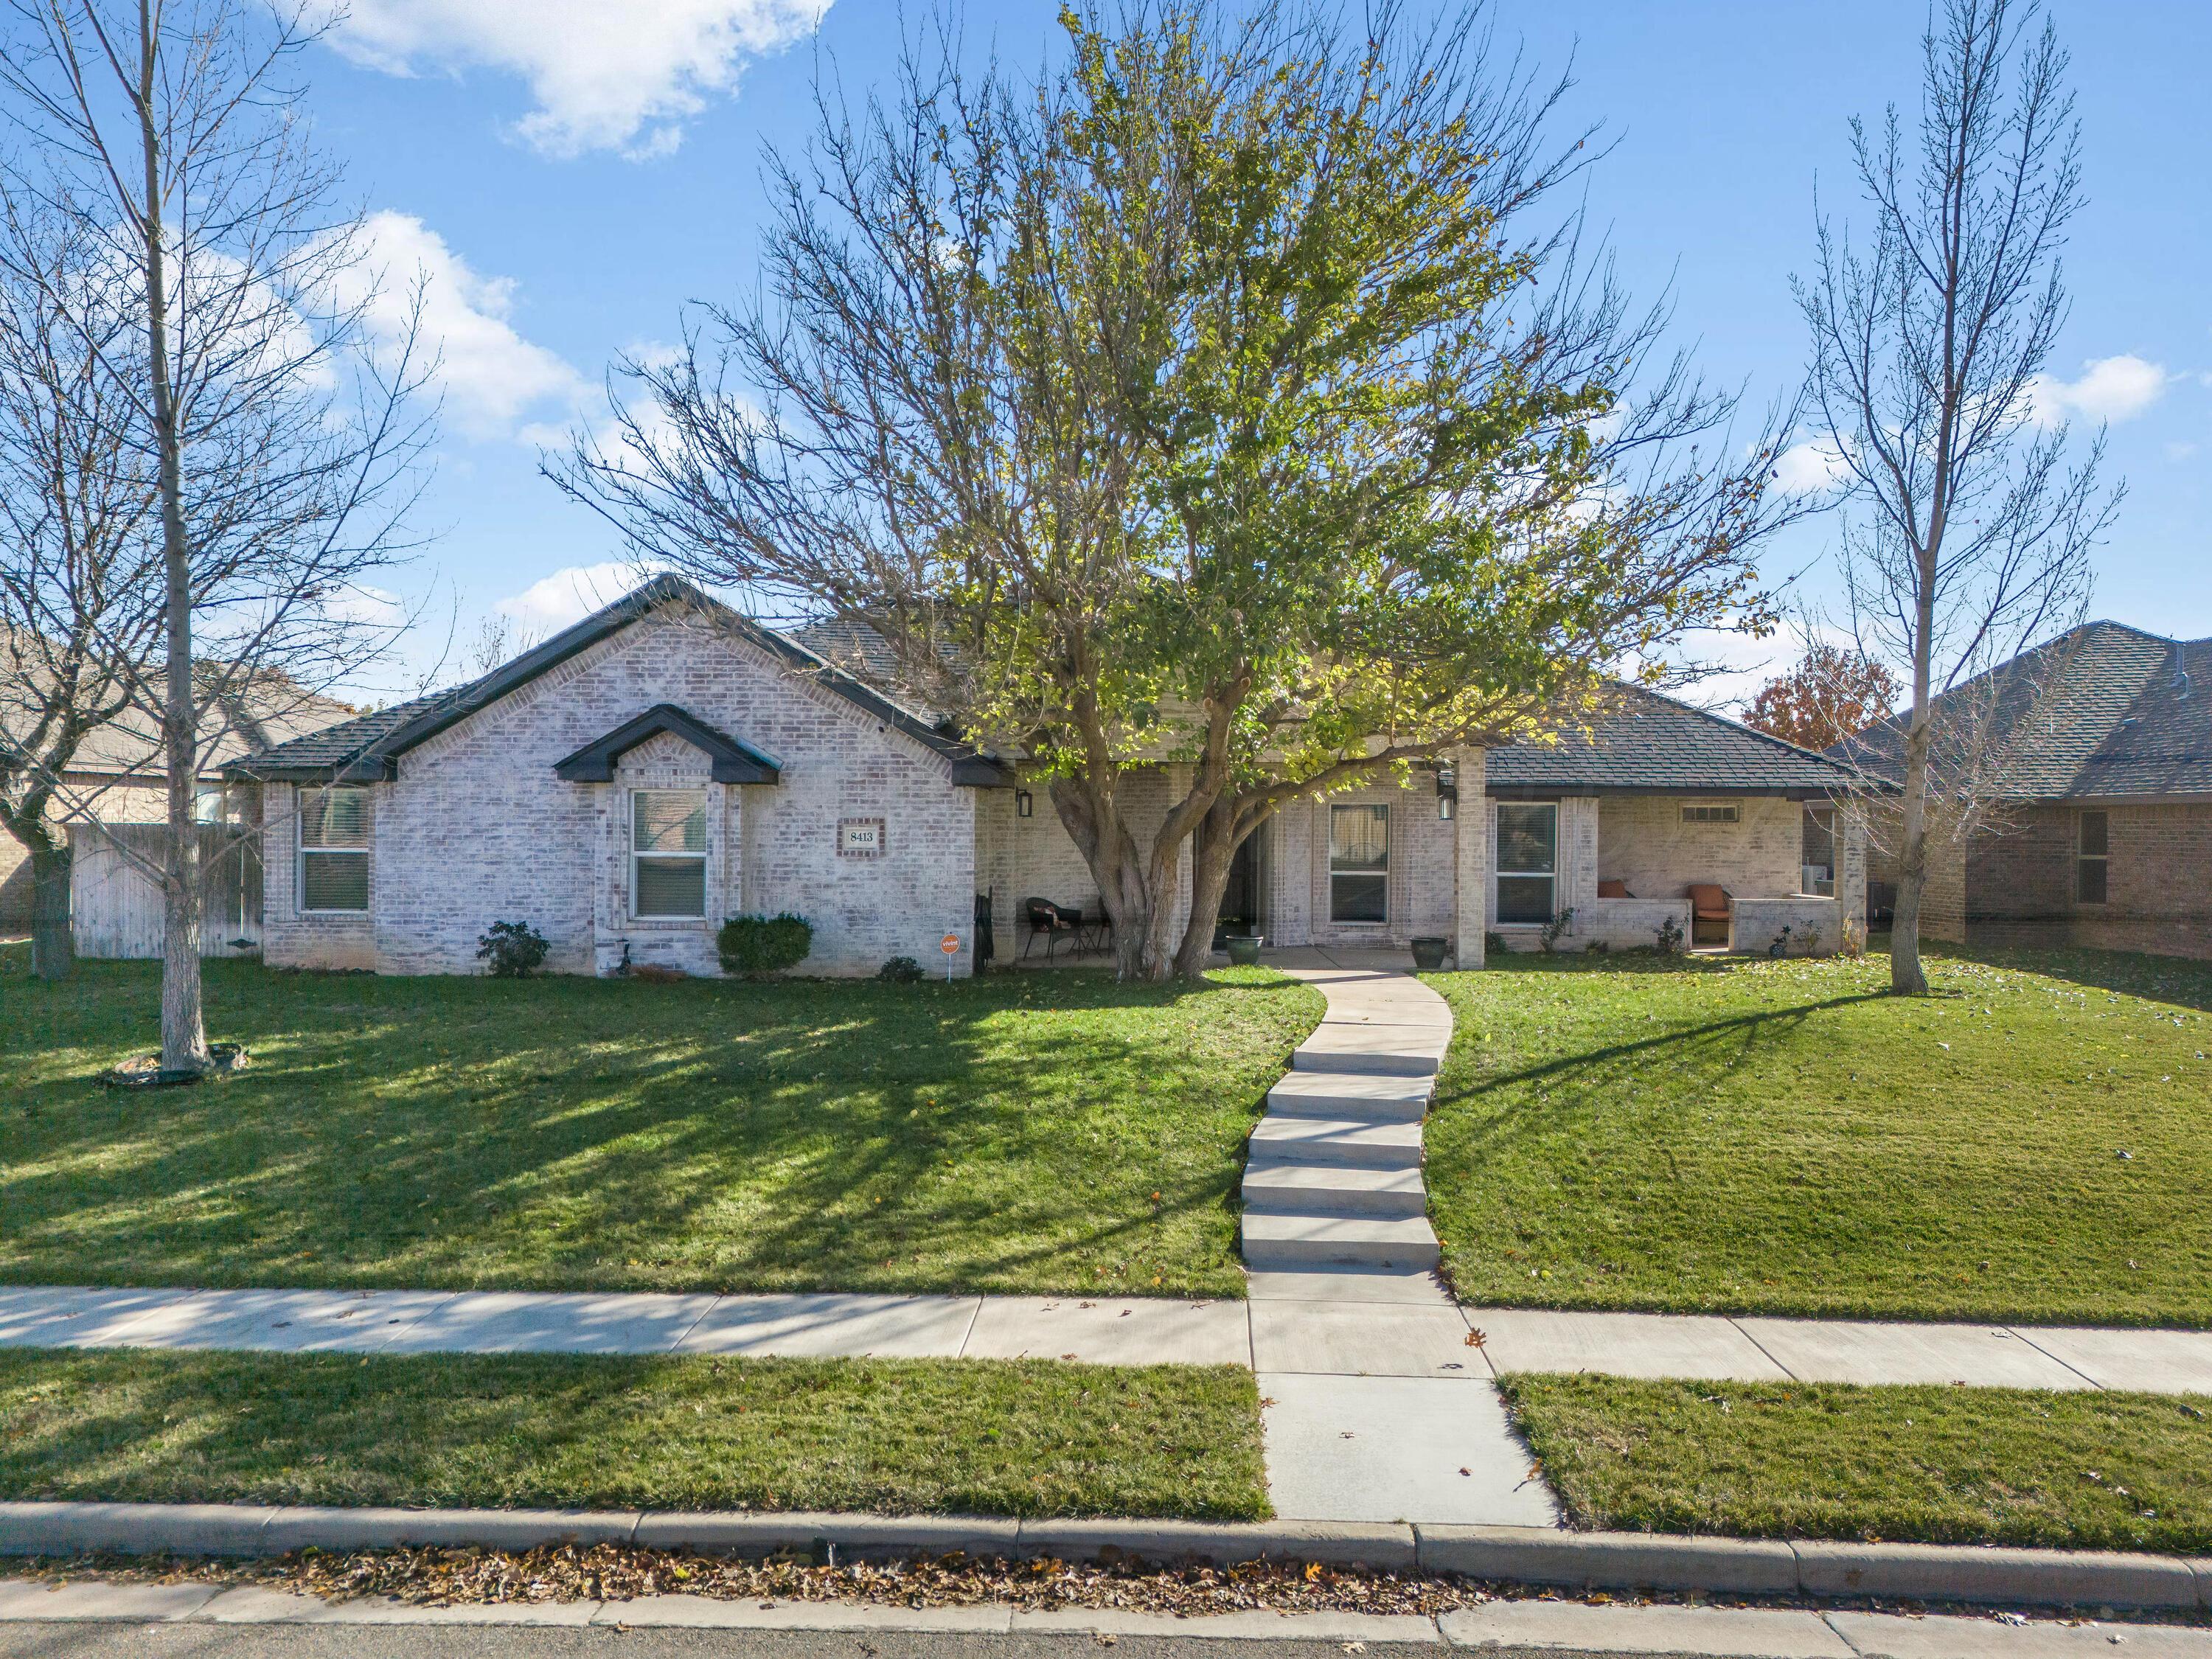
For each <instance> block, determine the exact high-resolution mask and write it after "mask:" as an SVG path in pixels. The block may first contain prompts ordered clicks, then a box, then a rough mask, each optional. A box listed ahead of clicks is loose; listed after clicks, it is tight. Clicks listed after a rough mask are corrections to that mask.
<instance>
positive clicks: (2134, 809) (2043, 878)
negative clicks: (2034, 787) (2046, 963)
mask: <svg viewBox="0 0 2212 1659" xmlns="http://www.w3.org/2000/svg"><path fill="white" fill-rule="evenodd" d="M2094 810H2101V811H2104V813H2105V814H2106V847H2107V852H2106V902H2104V903H2103V904H2101V905H2098V904H2082V903H2080V902H2077V900H2076V898H2075V893H2076V891H2077V889H2076V885H2075V848H2076V846H2077V845H2078V842H2077V839H2076V824H2077V821H2078V818H2079V816H2080V812H2081V804H2080V803H2075V802H2052V803H2045V804H2039V805H2034V806H2030V807H2022V808H2019V809H2016V810H2015V811H2011V812H2008V813H2007V814H2006V815H2005V817H2004V819H2003V821H2002V823H2000V824H1996V825H1993V826H1991V827H1990V828H1989V829H1984V831H1983V832H1982V833H1981V834H1979V835H1978V836H1976V838H1975V841H1974V843H1973V847H1972V853H1971V855H1970V857H1969V858H1968V860H1967V861H1966V868H1967V876H1966V884H1967V896H1968V899H1969V901H1970V903H1969V907H1968V910H1967V927H1968V929H1969V936H1970V937H1971V938H1972V940H1973V942H1974V943H1976V944H1978V945H2083V946H2087V947H2089V948H2092V949H2096V950H2106V951H2151V952H2154V953H2155V954H2158V955H2161V956H2183V957H2199V958H2212V803H2189V804H2179V803H2176V804H2171V805H2166V804H2151V803H2146V804H2134V803H2115V804H2112V805H2107V806H2104V807H2102V808H2100V809H2094Z"/></svg>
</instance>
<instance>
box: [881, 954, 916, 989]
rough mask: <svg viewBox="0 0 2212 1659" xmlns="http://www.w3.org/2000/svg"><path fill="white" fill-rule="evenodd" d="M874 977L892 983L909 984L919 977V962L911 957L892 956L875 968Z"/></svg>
mask: <svg viewBox="0 0 2212 1659" xmlns="http://www.w3.org/2000/svg"><path fill="white" fill-rule="evenodd" d="M876 977H877V978H878V979H887V980H889V981H891V983H892V984H894V985H911V984H913V983H914V982H915V981H916V980H918V979H920V978H921V963H918V962H916V961H915V959H914V958H913V957H892V958H891V959H890V961H889V962H887V963H884V965H883V966H882V967H880V968H878V969H876Z"/></svg>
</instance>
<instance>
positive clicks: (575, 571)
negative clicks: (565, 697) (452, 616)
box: [492, 559, 653, 635]
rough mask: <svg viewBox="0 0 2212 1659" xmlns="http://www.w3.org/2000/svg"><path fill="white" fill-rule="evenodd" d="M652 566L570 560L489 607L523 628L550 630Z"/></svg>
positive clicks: (609, 600)
mask: <svg viewBox="0 0 2212 1659" xmlns="http://www.w3.org/2000/svg"><path fill="white" fill-rule="evenodd" d="M652 574H653V567H652V566H649V565H640V564H633V563H631V562H629V560H627V559H607V560H604V561H602V562H599V563H598V564H572V565H569V566H568V567H567V568H564V569H561V570H556V571H555V572H554V573H553V574H551V575H550V576H548V577H546V578H545V579H544V580H542V581H535V582H532V583H531V584H530V586H527V587H526V588H524V589H523V590H522V592H520V593H511V594H509V595H508V596H507V598H506V599H501V600H499V601H498V602H497V603H495V605H493V606H492V609H493V610H494V611H496V612H498V613H499V614H500V615H501V616H502V617H513V619H514V620H515V621H516V622H517V623H520V624H521V625H522V626H523V627H524V628H526V629H532V630H533V631H535V632H537V633H538V634H541V635H542V634H550V633H552V632H554V631H556V629H563V628H566V627H567V626H568V624H569V623H574V622H581V621H582V620H583V619H584V618H585V617H588V616H590V615H591V614H592V611H597V610H599V608H600V607H601V606H602V605H612V604H613V603H614V602H615V601H616V600H617V599H620V598H622V596H623V594H625V593H627V592H629V591H630V589H632V588H633V587H635V586H637V585H638V584H639V583H641V582H642V581H644V580H646V579H647V577H649V576H651V575H652Z"/></svg>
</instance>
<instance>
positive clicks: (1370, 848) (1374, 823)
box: [1328, 806, 1390, 921]
mask: <svg viewBox="0 0 2212 1659" xmlns="http://www.w3.org/2000/svg"><path fill="white" fill-rule="evenodd" d="M1328 919H1329V920H1330V921H1389V919H1390V809H1389V807H1387V806H1332V807H1330V808H1329V809H1328Z"/></svg>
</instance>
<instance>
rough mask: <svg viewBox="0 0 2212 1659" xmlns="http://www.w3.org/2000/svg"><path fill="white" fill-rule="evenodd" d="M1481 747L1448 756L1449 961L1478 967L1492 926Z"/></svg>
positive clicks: (1487, 835) (1487, 824)
mask: <svg viewBox="0 0 2212 1659" xmlns="http://www.w3.org/2000/svg"><path fill="white" fill-rule="evenodd" d="M1483 760H1484V756H1483V751H1482V750H1480V749H1462V750H1457V751H1455V753H1454V755H1453V756H1452V770H1453V774H1454V775H1455V777H1456V779H1457V780H1458V783H1459V801H1458V804H1457V805H1455V807H1454V809H1453V812H1452V829H1453V835H1452V842H1453V845H1454V848H1455V851H1456V853H1457V855H1458V856H1457V858H1456V860H1455V873H1456V877H1457V879H1456V880H1455V883H1454V902H1455V906H1456V908H1457V912H1458V914H1457V915H1456V916H1455V918H1454V921H1455V926H1454V928H1453V937H1452V964H1453V966H1455V967H1457V968H1480V967H1481V966H1482V936H1483V933H1484V931H1485V930H1486V928H1487V927H1489V926H1490V813H1489V811H1487V810H1486V798H1485V794H1484V789H1485V785H1484V781H1483Z"/></svg>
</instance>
